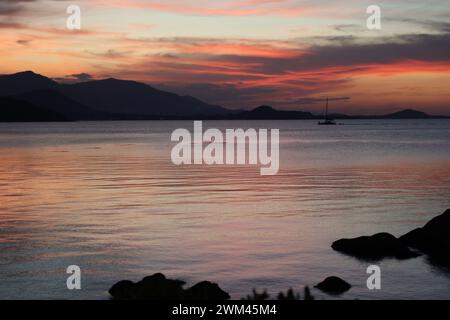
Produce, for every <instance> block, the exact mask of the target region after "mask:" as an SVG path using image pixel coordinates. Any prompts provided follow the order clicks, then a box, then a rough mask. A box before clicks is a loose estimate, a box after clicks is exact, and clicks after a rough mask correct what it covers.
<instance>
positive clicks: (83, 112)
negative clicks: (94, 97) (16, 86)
mask: <svg viewBox="0 0 450 320" xmlns="http://www.w3.org/2000/svg"><path fill="white" fill-rule="evenodd" d="M14 98H16V99H19V100H22V101H26V102H29V103H31V104H33V105H35V106H38V107H41V108H45V109H47V110H50V111H53V112H55V113H61V114H64V117H65V118H66V119H68V120H102V119H105V118H107V117H108V114H107V113H103V112H99V111H97V110H94V109H92V108H88V107H86V106H84V105H82V104H80V103H78V102H77V101H75V100H73V99H71V98H68V97H66V96H65V95H63V94H62V93H60V92H59V91H57V90H53V89H44V90H36V91H30V92H25V93H21V94H17V95H15V96H14Z"/></svg>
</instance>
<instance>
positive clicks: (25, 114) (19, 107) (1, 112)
mask: <svg viewBox="0 0 450 320" xmlns="http://www.w3.org/2000/svg"><path fill="white" fill-rule="evenodd" d="M0 106H1V108H0V122H37V121H46V122H50V121H67V118H66V117H65V116H64V115H62V114H60V113H57V112H54V111H51V110H48V109H45V108H41V107H38V106H35V105H34V104H32V103H29V102H27V101H22V100H18V99H15V98H12V97H0Z"/></svg>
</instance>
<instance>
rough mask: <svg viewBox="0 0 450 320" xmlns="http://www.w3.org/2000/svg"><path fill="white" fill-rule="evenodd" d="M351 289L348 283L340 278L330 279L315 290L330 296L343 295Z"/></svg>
mask: <svg viewBox="0 0 450 320" xmlns="http://www.w3.org/2000/svg"><path fill="white" fill-rule="evenodd" d="M351 287H352V286H351V285H350V284H349V283H348V282H346V281H344V280H342V279H341V278H338V277H328V278H326V279H325V280H323V281H322V282H321V283H319V284H318V285H316V286H315V288H317V289H319V290H322V291H323V292H326V293H330V294H341V293H344V292H346V291H348V290H350V288H351Z"/></svg>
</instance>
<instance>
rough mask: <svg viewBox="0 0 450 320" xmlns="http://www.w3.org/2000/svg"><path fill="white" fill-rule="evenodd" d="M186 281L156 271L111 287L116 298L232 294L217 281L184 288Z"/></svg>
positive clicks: (225, 297) (209, 297)
mask: <svg viewBox="0 0 450 320" xmlns="http://www.w3.org/2000/svg"><path fill="white" fill-rule="evenodd" d="M184 285H185V282H184V281H181V280H172V279H167V278H166V277H165V276H164V275H163V274H162V273H155V274H154V275H152V276H148V277H145V278H144V279H142V280H141V281H139V282H136V283H134V282H132V281H129V280H122V281H119V282H117V283H116V284H114V285H113V286H112V287H111V289H109V294H110V295H111V296H112V297H113V299H115V300H194V301H195V300H202V301H203V300H228V299H230V295H229V294H228V293H226V292H225V291H223V290H222V289H221V288H220V287H219V286H218V285H217V284H216V283H212V282H209V281H202V282H199V283H197V284H196V285H194V286H192V287H190V288H188V289H184V288H183V286H184Z"/></svg>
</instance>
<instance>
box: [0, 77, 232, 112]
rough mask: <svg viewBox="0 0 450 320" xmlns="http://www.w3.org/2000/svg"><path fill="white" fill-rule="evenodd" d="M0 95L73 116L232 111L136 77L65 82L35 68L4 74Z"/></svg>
mask: <svg viewBox="0 0 450 320" xmlns="http://www.w3.org/2000/svg"><path fill="white" fill-rule="evenodd" d="M0 96H3V97H5V96H9V97H13V98H16V99H18V100H23V101H27V102H29V103H31V104H33V105H35V106H39V107H41V108H45V109H47V110H53V111H55V112H57V113H59V114H62V115H64V116H65V117H66V118H67V119H70V120H109V119H115V120H120V119H127V120H132V119H154V118H156V119H158V118H160V117H163V116H169V117H178V118H179V117H194V116H202V115H205V116H213V115H217V116H220V115H225V114H227V113H228V112H230V111H229V110H227V109H225V108H222V107H220V106H215V105H210V104H207V103H205V102H203V101H201V100H198V99H196V98H194V97H190V96H180V95H177V94H174V93H170V92H165V91H161V90H157V89H155V88H152V87H151V86H149V85H146V84H144V83H140V82H136V81H127V80H117V79H105V80H98V81H89V82H83V83H77V84H70V85H69V84H65V85H64V84H58V83H57V82H55V81H53V80H51V79H49V78H47V77H44V76H42V75H39V74H36V73H34V72H32V71H25V72H19V73H15V74H11V75H1V76H0ZM5 101H6V100H4V102H5ZM11 101H12V100H11ZM0 112H1V111H0ZM26 118H28V116H26Z"/></svg>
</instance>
